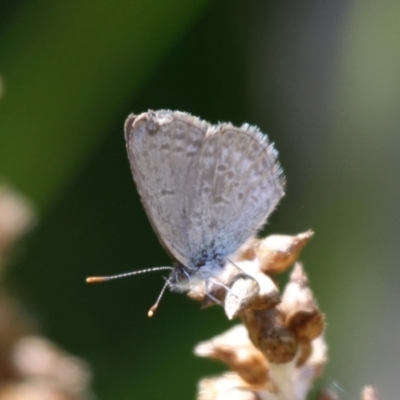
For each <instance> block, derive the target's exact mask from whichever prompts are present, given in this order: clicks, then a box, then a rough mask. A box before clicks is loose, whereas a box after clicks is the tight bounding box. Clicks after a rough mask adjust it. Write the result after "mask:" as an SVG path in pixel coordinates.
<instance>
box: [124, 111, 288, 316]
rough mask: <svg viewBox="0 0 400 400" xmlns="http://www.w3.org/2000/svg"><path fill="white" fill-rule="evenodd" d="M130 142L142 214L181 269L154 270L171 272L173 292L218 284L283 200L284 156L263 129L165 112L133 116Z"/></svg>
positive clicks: (128, 124)
mask: <svg viewBox="0 0 400 400" xmlns="http://www.w3.org/2000/svg"><path fill="white" fill-rule="evenodd" d="M125 139H126V147H127V152H128V157H129V162H130V166H131V170H132V174H133V178H134V180H135V182H136V186H137V189H138V192H139V194H140V197H141V200H142V203H143V206H144V208H145V210H146V213H147V215H148V217H149V219H150V222H151V224H152V226H153V228H154V230H155V232H156V234H157V236H158V238H159V240H160V242H161V244H162V245H163V246H164V248H165V249H166V251H167V252H168V253H169V255H170V256H171V257H172V259H173V260H174V262H175V263H174V266H173V267H159V268H154V269H153V270H157V269H167V268H170V269H171V270H172V272H171V274H170V276H169V278H168V279H167V282H166V286H165V287H170V288H171V289H172V290H174V291H188V290H190V289H191V288H192V287H193V286H195V285H197V284H198V283H199V282H202V281H206V282H207V281H208V280H209V279H211V278H217V277H218V275H219V274H220V272H221V271H222V270H223V268H224V266H225V264H226V262H227V259H228V257H229V256H231V255H233V254H234V253H235V252H236V251H237V250H238V249H239V248H240V246H241V245H243V244H244V243H245V242H246V241H247V240H248V239H249V238H251V237H252V236H253V235H255V233H256V232H257V230H258V229H260V228H261V227H262V225H263V224H264V223H265V222H266V219H267V217H268V216H269V214H270V213H271V212H272V211H273V210H274V208H275V207H276V205H277V204H278V202H279V200H280V199H281V197H282V196H283V195H284V176H283V172H282V169H281V167H280V165H279V162H278V160H277V156H278V153H277V151H276V150H275V149H274V147H273V145H272V144H271V143H270V142H269V141H268V138H267V136H266V135H264V134H262V133H261V132H260V130H259V129H258V128H257V127H254V126H250V125H248V124H244V125H242V126H241V127H239V128H238V127H234V126H233V125H231V124H230V123H220V124H217V125H211V124H210V123H208V122H206V121H203V120H201V119H199V118H197V117H194V116H192V115H190V114H188V113H184V112H180V111H170V110H159V111H148V112H146V113H142V114H140V115H134V114H131V115H130V116H129V117H128V118H127V120H126V122H125ZM136 272H139V273H141V272H142V271H136ZM143 272H145V271H143ZM134 273H135V272H133V273H132V274H134ZM124 275H125V274H124ZM165 287H164V289H165ZM161 294H162V293H161ZM160 297H161V295H160ZM156 304H158V301H157V303H156ZM154 309H155V307H153V308H152V310H154ZM149 313H150V315H152V313H153V311H150V312H149Z"/></svg>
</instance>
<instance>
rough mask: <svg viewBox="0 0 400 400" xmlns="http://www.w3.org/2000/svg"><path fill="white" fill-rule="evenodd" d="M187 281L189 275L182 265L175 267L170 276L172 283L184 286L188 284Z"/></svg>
mask: <svg viewBox="0 0 400 400" xmlns="http://www.w3.org/2000/svg"><path fill="white" fill-rule="evenodd" d="M189 281H190V275H189V273H188V272H187V271H186V269H185V267H183V266H179V267H176V268H175V270H174V272H173V273H172V277H171V283H172V285H177V286H181V287H186V286H188V285H189Z"/></svg>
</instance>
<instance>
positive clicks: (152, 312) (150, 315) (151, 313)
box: [147, 306, 157, 318]
mask: <svg viewBox="0 0 400 400" xmlns="http://www.w3.org/2000/svg"><path fill="white" fill-rule="evenodd" d="M156 308H157V307H155V306H153V307H151V308H150V310H149V311H148V313H147V316H148V317H149V318H151V317H152V316H153V315H154V311H156Z"/></svg>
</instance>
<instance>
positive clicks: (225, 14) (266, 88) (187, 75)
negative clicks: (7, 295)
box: [0, 0, 400, 400]
mask: <svg viewBox="0 0 400 400" xmlns="http://www.w3.org/2000/svg"><path fill="white" fill-rule="evenodd" d="M0 7H1V9H0V76H1V78H2V82H3V87H4V93H3V97H2V98H1V100H0V175H1V177H2V179H4V180H5V181H7V182H9V183H10V184H12V185H13V186H14V187H15V188H17V189H18V190H19V191H21V192H23V193H24V194H25V195H26V196H27V197H28V198H29V199H31V200H32V201H33V202H34V203H35V204H36V207H37V210H38V212H39V215H40V216H41V222H40V224H39V225H38V227H37V228H36V229H35V230H34V231H33V232H32V233H31V235H30V237H29V238H28V240H26V241H25V242H24V243H23V244H22V245H20V247H19V249H18V251H17V252H15V253H14V258H13V260H12V261H13V263H12V264H13V268H12V269H10V271H9V284H10V285H12V286H13V288H14V291H15V292H17V293H18V294H19V295H20V296H21V297H22V298H23V300H24V301H25V304H26V305H27V307H28V308H29V311H30V313H31V314H32V315H34V316H35V318H37V319H38V320H40V322H41V325H42V329H43V331H44V332H45V333H46V335H47V336H49V337H50V338H51V339H52V340H54V341H55V342H57V343H59V344H60V345H61V346H63V347H64V348H66V349H67V350H68V351H69V352H71V353H73V354H77V355H79V356H80V357H83V358H85V359H86V360H88V362H89V363H90V364H91V366H92V369H93V372H94V376H95V382H94V389H95V392H96V394H97V396H98V398H99V399H118V400H123V399H131V398H141V399H154V398H160V397H161V396H162V397H163V398H182V399H183V398H193V397H194V393H195V385H196V382H197V381H198V379H199V378H200V377H203V376H205V375H208V374H212V373H213V372H216V371H218V370H219V369H220V366H218V364H213V363H211V362H208V361H204V360H198V359H195V358H194V357H193V356H192V355H191V351H192V348H193V347H194V345H195V344H196V343H197V342H199V341H201V340H203V339H204V338H208V337H211V336H213V335H215V334H216V333H219V332H221V331H222V330H224V328H225V327H226V326H228V325H229V323H228V322H226V319H225V317H224V316H223V314H222V310H220V309H218V308H216V309H210V310H204V311H201V310H199V307H198V305H197V304H195V303H193V302H191V301H189V300H188V299H187V298H185V296H177V295H173V294H172V295H171V294H167V295H166V296H165V298H164V300H163V303H162V304H161V307H160V309H159V310H158V314H157V315H156V316H155V318H154V319H152V320H148V319H147V317H146V312H147V309H148V307H149V306H150V305H151V304H152V303H153V301H154V299H155V298H156V296H157V294H158V291H159V290H160V288H161V285H162V283H163V281H162V279H161V278H160V277H159V276H158V275H156V276H155V274H154V275H149V276H140V277H136V278H134V279H126V280H123V281H118V282H112V283H109V284H104V285H95V286H87V285H86V284H85V283H84V278H85V277H86V276H88V275H93V274H96V275H98V274H109V273H117V272H123V271H129V270H132V269H139V268H143V267H147V266H155V265H168V264H169V260H168V258H167V256H166V254H165V253H164V251H163V250H162V248H161V246H160V245H159V244H158V242H157V239H156V237H155V235H154V233H153V232H152V230H151V228H150V225H149V223H148V221H147V218H146V216H145V214H144V212H143V209H142V207H141V204H140V200H139V198H138V196H137V193H136V190H135V187H134V184H133V182H132V179H131V174H130V170H129V166H128V162H127V158H126V154H125V147H124V142H123V134H122V126H123V122H124V119H125V118H126V116H127V115H128V114H129V113H130V112H133V111H135V112H140V111H144V110H147V109H148V108H152V109H158V108H171V109H180V110H184V111H189V112H191V113H193V114H194V115H199V116H201V117H202V118H204V119H207V120H209V121H211V122H216V121H219V120H223V121H226V120H228V121H232V122H233V123H235V124H241V123H242V122H244V121H247V122H250V123H252V124H256V125H259V126H260V127H261V129H262V130H263V131H266V132H268V133H269V135H270V137H271V139H272V140H273V141H274V142H276V146H277V148H278V150H279V152H280V159H281V163H282V165H283V167H284V169H285V172H286V175H287V178H288V191H287V196H286V198H285V199H284V201H283V202H282V204H281V206H280V207H278V210H277V211H276V212H275V213H274V215H273V216H272V218H271V219H270V221H269V224H268V226H267V227H266V229H265V230H264V232H265V233H267V232H284V233H297V232H299V231H304V230H306V229H308V228H312V229H314V230H315V231H316V236H315V238H313V240H312V241H311V243H310V244H309V246H308V247H307V250H306V251H305V253H304V254H303V256H302V259H303V260H304V261H305V268H306V270H307V271H308V273H309V275H310V279H311V284H312V287H313V289H314V291H315V293H316V295H317V298H318V299H319V301H320V306H321V309H322V310H323V311H326V312H327V320H328V343H329V344H330V354H331V362H330V366H329V368H328V371H327V374H326V377H327V378H325V379H326V380H325V381H324V383H326V382H328V383H329V380H333V381H335V382H338V384H339V385H340V386H341V387H343V388H344V391H345V392H346V393H347V394H348V398H357V396H358V391H359V389H360V387H361V386H362V385H364V384H366V383H374V384H376V385H377V386H378V387H379V389H380V391H381V393H382V395H383V397H384V398H396V394H397V393H398V389H397V387H396V385H397V381H396V377H397V371H398V370H399V369H400V365H399V364H400V354H399V353H400V350H399V346H398V345H397V336H398V331H399V328H400V327H399V326H398V325H399V322H398V319H397V318H395V316H396V315H398V312H399V310H398V308H399V306H398V304H399V295H398V282H399V272H398V268H397V264H398V260H399V258H400V254H399V249H398V248H399V246H398V244H397V242H398V237H399V234H400V232H399V229H400V228H399V227H400V221H399V215H400V213H399V212H398V204H399V202H400V198H399V197H400V195H399V190H398V187H399V185H398V176H399V171H400V159H399V157H398V149H399V148H400V143H399V142H400V137H399V134H398V132H399V129H400V117H399V115H400V114H399V113H398V110H397V108H398V104H399V103H400V102H399V100H400V84H399V77H400V62H399V60H400V51H399V49H400V46H399V44H400V25H399V24H398V18H397V17H398V15H399V11H400V10H399V8H400V6H399V5H398V4H397V3H396V2H390V1H388V0H384V1H382V2H379V3H377V2H373V1H372V0H366V1H362V2H361V1H358V2H346V1H344V0H341V1H337V2H329V3H323V2H322V3H321V2H318V1H317V0H312V1H309V2H307V3H304V2H292V1H279V2H278V1H271V2H265V1H264V0H253V1H252V2H250V3H243V2H241V1H240V0H233V1H232V0H230V1H220V2H214V3H212V2H206V1H194V2H188V1H181V0H175V1H169V2H166V1H162V0H149V1H126V0H118V1H115V2H112V3H111V2H104V1H97V2H93V1H90V0H81V1H75V0H74V1H70V2H51V1H48V0H37V1H27V0H17V1H15V0H8V1H4V0H3V1H2V2H0Z"/></svg>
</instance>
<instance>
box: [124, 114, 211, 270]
mask: <svg viewBox="0 0 400 400" xmlns="http://www.w3.org/2000/svg"><path fill="white" fill-rule="evenodd" d="M208 127H209V124H208V123H207V122H204V121H201V120H200V119H198V118H196V117H192V116H190V115H189V114H186V113H182V112H177V111H169V110H160V111H155V112H153V111H149V112H147V113H143V114H140V115H139V116H136V115H133V114H132V115H130V116H129V117H128V118H127V120H126V122H125V139H126V146H127V151H128V157H129V162H130V165H131V170H132V174H133V178H134V180H135V182H136V186H137V189H138V192H139V194H140V197H141V199H142V203H143V206H144V208H145V210H146V213H147V216H148V217H149V219H150V222H151V224H152V226H153V228H154V230H155V232H156V233H157V235H158V238H159V240H160V242H161V243H162V244H163V246H164V247H165V249H166V250H167V252H168V253H169V254H170V255H171V256H172V257H173V258H175V259H176V260H177V261H179V262H180V263H182V264H183V265H187V263H188V259H189V257H188V250H189V247H188V237H187V235H186V231H187V229H186V220H185V215H184V195H183V193H184V190H185V189H184V188H185V184H186V182H187V175H188V171H189V168H190V165H191V163H192V162H193V159H194V158H195V157H196V155H197V153H198V151H199V149H200V148H201V146H202V143H203V140H204V137H205V135H206V132H207V129H208Z"/></svg>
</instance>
